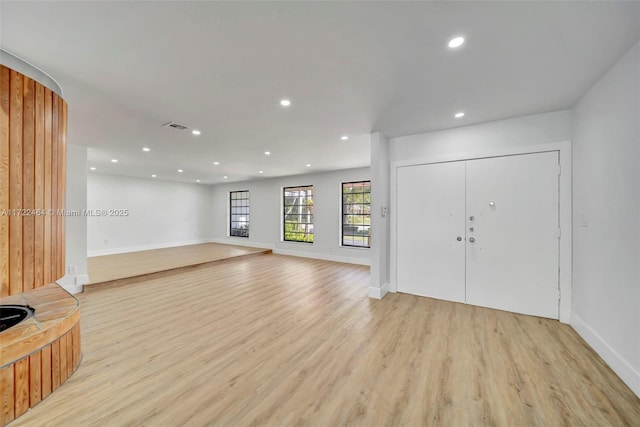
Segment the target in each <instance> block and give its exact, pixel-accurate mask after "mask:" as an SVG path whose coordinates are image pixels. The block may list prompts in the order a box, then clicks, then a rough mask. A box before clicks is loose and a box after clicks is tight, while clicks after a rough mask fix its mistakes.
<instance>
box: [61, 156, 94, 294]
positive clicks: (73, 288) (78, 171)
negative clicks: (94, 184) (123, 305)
mask: <svg viewBox="0 0 640 427" xmlns="http://www.w3.org/2000/svg"><path fill="white" fill-rule="evenodd" d="M66 192H67V197H66V203H65V209H66V210H67V211H81V210H82V209H85V208H86V206H87V148H86V147H82V146H79V145H73V144H68V145H67V188H66ZM65 239H66V242H65V260H66V261H65V264H66V269H65V272H66V274H65V276H64V277H63V278H61V279H60V280H58V284H60V286H62V287H63V288H65V289H66V290H68V291H69V292H72V293H78V292H82V288H83V285H84V284H85V283H87V282H88V277H87V218H86V217H84V216H67V217H66V218H65Z"/></svg>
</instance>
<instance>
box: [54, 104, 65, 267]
mask: <svg viewBox="0 0 640 427" xmlns="http://www.w3.org/2000/svg"><path fill="white" fill-rule="evenodd" d="M57 99H58V169H57V172H58V207H59V209H64V208H65V206H66V200H65V185H66V184H65V183H66V175H67V169H66V166H65V163H66V153H67V151H66V142H67V139H66V137H65V123H66V115H65V112H66V104H65V102H64V100H63V99H62V98H60V97H59V96H58V97H57ZM65 220H66V218H65V217H64V216H63V215H60V216H58V245H57V254H58V272H57V276H56V277H58V278H60V277H63V276H64V274H65V267H66V266H65V252H64V251H65V244H64V241H65V234H64V229H65Z"/></svg>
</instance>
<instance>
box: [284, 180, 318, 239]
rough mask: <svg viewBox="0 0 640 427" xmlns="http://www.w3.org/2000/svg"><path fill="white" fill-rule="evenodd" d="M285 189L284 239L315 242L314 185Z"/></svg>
mask: <svg viewBox="0 0 640 427" xmlns="http://www.w3.org/2000/svg"><path fill="white" fill-rule="evenodd" d="M283 191H284V193H283V219H284V236H283V240H284V241H287V242H305V243H313V185H305V186H300V187H284V189H283Z"/></svg>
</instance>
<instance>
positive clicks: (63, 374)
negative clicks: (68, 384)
mask: <svg viewBox="0 0 640 427" xmlns="http://www.w3.org/2000/svg"><path fill="white" fill-rule="evenodd" d="M68 340H69V334H68V333H66V334H64V335H63V336H61V337H60V339H59V340H58V341H60V384H62V383H64V382H65V381H66V380H67V378H68V377H69V372H68V371H67V365H68V363H67V341H68Z"/></svg>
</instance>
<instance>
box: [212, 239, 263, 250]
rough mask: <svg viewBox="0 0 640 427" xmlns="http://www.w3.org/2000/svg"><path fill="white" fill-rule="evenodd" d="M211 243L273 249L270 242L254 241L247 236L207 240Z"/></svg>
mask: <svg viewBox="0 0 640 427" xmlns="http://www.w3.org/2000/svg"><path fill="white" fill-rule="evenodd" d="M207 242H209V243H221V244H223V245H235V246H250V247H252V248H261V249H273V245H270V244H269V243H261V242H253V241H251V240H249V239H247V238H246V237H222V238H214V239H209V240H207Z"/></svg>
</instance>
